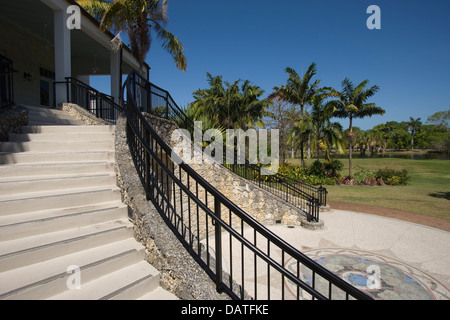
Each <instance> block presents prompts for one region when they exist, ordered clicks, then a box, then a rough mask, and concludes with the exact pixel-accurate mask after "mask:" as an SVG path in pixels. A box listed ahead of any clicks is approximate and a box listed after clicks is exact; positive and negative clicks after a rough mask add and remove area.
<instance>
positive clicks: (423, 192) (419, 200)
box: [288, 158, 450, 220]
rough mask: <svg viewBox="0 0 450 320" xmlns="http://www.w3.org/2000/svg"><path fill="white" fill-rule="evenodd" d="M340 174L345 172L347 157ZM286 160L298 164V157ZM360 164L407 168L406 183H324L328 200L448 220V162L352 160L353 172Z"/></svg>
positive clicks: (449, 197)
mask: <svg viewBox="0 0 450 320" xmlns="http://www.w3.org/2000/svg"><path fill="white" fill-rule="evenodd" d="M341 161H342V162H343V163H344V169H343V170H342V174H343V175H346V174H348V159H341ZM288 162H290V163H293V164H299V163H300V161H299V160H298V159H295V160H292V159H288ZM358 167H362V168H365V169H369V170H377V169H380V168H385V167H388V168H394V169H407V170H408V171H409V172H410V175H411V180H410V181H409V182H408V185H406V186H386V187H367V186H357V187H353V186H352V187H351V186H326V188H327V190H328V199H329V201H336V202H350V203H359V204H366V205H373V206H380V207H386V208H394V209H400V210H406V211H410V212H416V213H421V214H425V215H429V216H435V217H440V218H444V219H449V220H450V161H449V160H410V159H398V158H365V159H353V172H356V171H357V170H358Z"/></svg>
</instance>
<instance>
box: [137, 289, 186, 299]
mask: <svg viewBox="0 0 450 320" xmlns="http://www.w3.org/2000/svg"><path fill="white" fill-rule="evenodd" d="M137 300H179V299H178V297H177V296H176V295H174V294H173V293H172V292H170V291H167V290H165V289H163V288H162V287H158V288H156V289H155V290H153V291H150V292H148V293H146V294H145V295H143V296H141V297H139V298H138V299H137Z"/></svg>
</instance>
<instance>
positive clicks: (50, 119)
mask: <svg viewBox="0 0 450 320" xmlns="http://www.w3.org/2000/svg"><path fill="white" fill-rule="evenodd" d="M26 108H27V109H28V123H29V124H38V125H45V124H58V125H83V124H84V123H83V122H82V121H80V120H77V119H76V118H74V117H72V116H71V115H69V114H68V113H67V112H65V111H62V110H55V109H50V108H41V107H30V106H26Z"/></svg>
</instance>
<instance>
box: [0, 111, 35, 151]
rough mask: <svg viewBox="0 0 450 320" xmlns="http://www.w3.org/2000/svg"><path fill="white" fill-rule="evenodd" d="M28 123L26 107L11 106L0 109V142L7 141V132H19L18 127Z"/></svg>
mask: <svg viewBox="0 0 450 320" xmlns="http://www.w3.org/2000/svg"><path fill="white" fill-rule="evenodd" d="M26 125H28V109H26V108H25V107H22V106H11V107H7V108H4V109H1V110H0V142H2V141H3V142H6V141H8V133H20V132H21V131H20V127H22V126H26Z"/></svg>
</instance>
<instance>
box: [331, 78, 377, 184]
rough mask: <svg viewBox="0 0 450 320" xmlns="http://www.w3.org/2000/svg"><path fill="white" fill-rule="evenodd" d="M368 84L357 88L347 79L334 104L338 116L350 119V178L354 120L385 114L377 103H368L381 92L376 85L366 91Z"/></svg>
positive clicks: (367, 82)
mask: <svg viewBox="0 0 450 320" xmlns="http://www.w3.org/2000/svg"><path fill="white" fill-rule="evenodd" d="M368 84H369V80H364V81H362V82H361V83H360V84H359V85H357V86H356V87H355V86H354V85H353V83H352V82H351V81H350V80H349V79H348V78H345V79H344V80H343V81H342V90H341V92H338V93H337V96H338V97H339V99H338V100H334V104H335V106H336V108H337V112H336V116H337V117H340V118H348V119H349V127H348V134H347V138H348V159H349V167H348V175H349V177H351V176H352V150H353V140H354V134H353V131H352V127H353V119H355V118H365V117H367V116H369V117H371V116H373V115H376V114H379V115H383V114H384V112H385V110H384V109H382V108H380V107H377V106H376V105H375V103H367V100H368V99H369V98H370V97H372V96H373V95H374V94H375V93H377V92H378V91H379V90H380V88H379V87H378V86H376V85H375V86H372V87H370V88H368V89H366V87H367V85H368Z"/></svg>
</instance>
